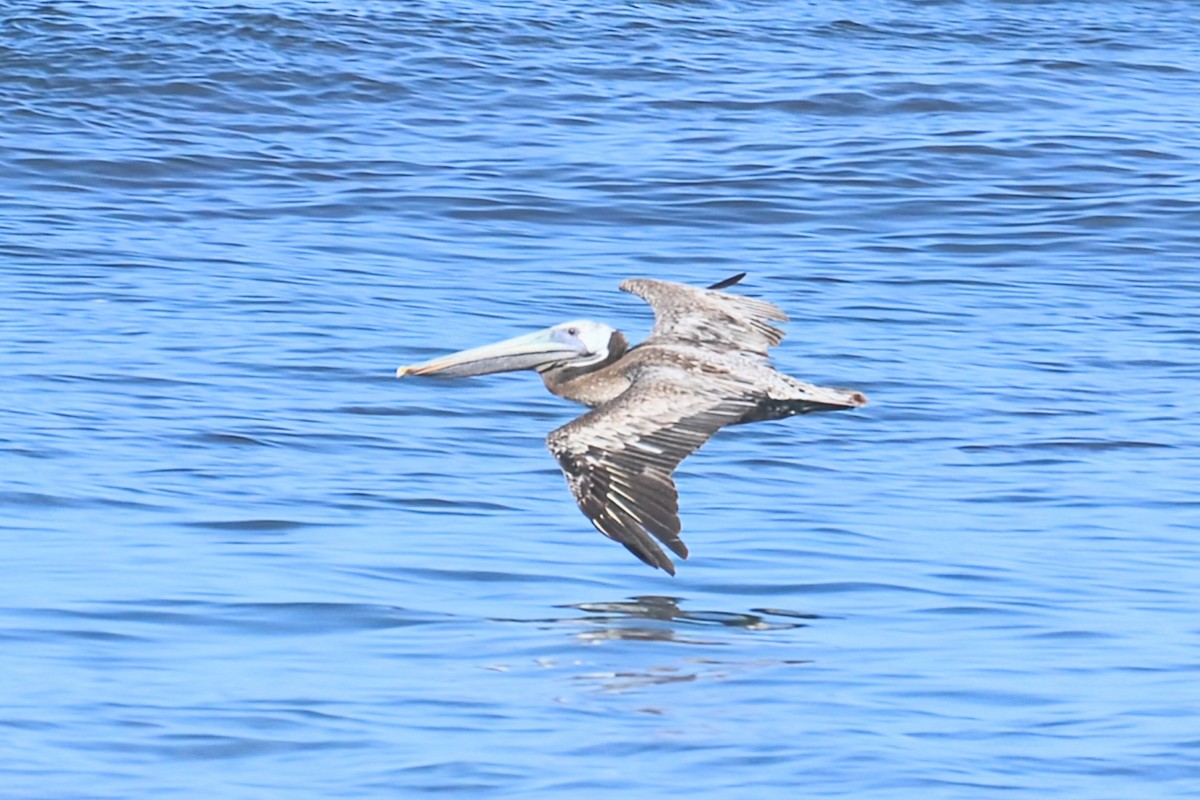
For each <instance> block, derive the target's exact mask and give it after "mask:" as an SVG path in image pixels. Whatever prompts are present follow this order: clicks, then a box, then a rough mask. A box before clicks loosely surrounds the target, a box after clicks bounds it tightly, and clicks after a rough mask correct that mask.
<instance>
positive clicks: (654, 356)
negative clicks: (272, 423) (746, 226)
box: [397, 275, 866, 575]
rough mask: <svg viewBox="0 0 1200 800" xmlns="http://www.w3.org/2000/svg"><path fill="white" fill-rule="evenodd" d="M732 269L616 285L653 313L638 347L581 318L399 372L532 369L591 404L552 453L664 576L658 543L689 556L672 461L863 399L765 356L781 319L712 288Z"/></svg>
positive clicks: (584, 501) (615, 531)
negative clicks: (712, 275) (695, 281)
mask: <svg viewBox="0 0 1200 800" xmlns="http://www.w3.org/2000/svg"><path fill="white" fill-rule="evenodd" d="M741 277H742V276H741V275H738V276H735V277H734V278H731V279H729V280H726V281H722V282H721V283H719V284H716V285H715V286H714V287H711V288H709V289H700V288H697V287H694V286H686V285H683V284H678V283H670V282H667V281H655V280H646V279H635V280H628V281H625V282H624V283H622V284H621V289H623V290H624V291H627V292H632V293H633V294H636V295H639V296H640V297H642V298H643V299H645V300H646V301H647V302H648V303H650V305H651V306H652V307H653V308H654V312H655V325H654V329H653V330H652V331H651V333H650V336H649V338H647V339H646V341H645V342H643V343H642V344H640V345H638V346H637V347H633V348H629V347H628V343H627V341H626V339H625V337H624V335H623V334H621V333H620V332H619V331H616V330H613V329H612V328H610V327H608V326H607V325H603V324H601V323H597V322H591V321H589V320H578V321H575V322H567V323H562V324H561V325H556V326H554V327H552V328H548V329H546V330H545V331H539V332H538V333H535V334H530V335H528V336H522V337H517V338H516V339H510V340H507V341H505V342H500V343H498V344H496V345H489V346H485V347H481V348H475V349H473V350H466V351H463V352H461V353H456V354H454V355H451V356H447V357H445V358H441V359H435V360H434V361H429V362H426V363H424V364H417V365H414V366H410V367H402V368H401V369H400V370H398V371H397V375H398V376H401V377H403V376H404V375H410V374H413V375H422V374H444V375H451V376H455V375H479V374H486V373H491V372H503V371H509V370H514V369H535V370H537V371H538V372H539V373H540V374H541V376H542V379H543V381H544V382H545V384H546V388H547V389H549V390H550V391H551V392H552V393H553V394H556V395H558V396H559V397H563V398H565V399H567V400H572V401H575V402H578V403H582V404H583V405H586V406H588V407H590V408H591V410H590V411H588V412H587V413H585V414H584V415H583V416H581V417H579V418H578V419H575V420H573V421H572V422H569V423H567V424H566V425H564V426H562V427H561V428H558V429H557V430H555V431H553V432H552V433H551V434H550V435H549V436H548V437H547V440H546V442H547V445H548V447H549V448H550V452H551V453H553V454H554V456H555V458H557V459H558V462H559V465H560V466H561V467H562V470H563V472H564V474H565V475H566V478H567V483H568V485H569V486H570V488H571V492H572V494H574V495H575V499H576V500H577V502H578V503H579V507H580V509H581V510H582V511H583V513H584V514H585V515H586V516H587V517H588V518H589V519H590V520H591V521H592V524H593V525H595V527H596V528H597V529H598V530H599V531H600V532H601V533H603V534H604V535H605V536H608V537H609V538H611V539H614V540H615V541H618V542H620V543H621V544H622V545H624V546H625V547H626V548H627V549H629V550H630V551H631V552H632V553H633V554H634V555H636V556H637V557H638V558H640V559H642V560H643V561H645V562H646V563H647V564H650V565H651V566H653V567H659V568H661V569H665V570H666V571H667V572H669V573H671V574H672V575H673V574H675V566H674V564H673V563H672V562H671V560H670V558H668V557H667V555H666V554H665V553H664V552H663V551H662V548H661V547H659V544H658V543H662V544H664V545H666V546H667V547H668V548H669V549H670V550H671V551H672V552H674V553H675V554H676V555H678V556H680V557H682V558H686V557H687V555H688V551H687V547H686V546H685V545H684V544H683V541H682V540H681V539H680V538H679V531H680V523H679V511H678V496H677V493H676V491H675V483H674V481H673V480H672V477H671V474H672V473H673V472H674V470H675V467H676V466H677V465H678V464H679V462H680V461H682V460H683V459H684V458H686V457H687V456H688V455H690V454H691V453H692V452H694V451H695V450H696V449H697V448H698V447H700V445H702V444H704V442H705V441H707V440H708V438H709V437H711V436H712V435H713V434H714V433H716V432H717V431H718V430H720V429H721V428H723V427H725V426H727V425H735V424H739V423H744V422H757V421H761V420H771V419H782V418H784V417H790V416H793V415H796V414H804V413H808V412H811V411H830V410H837V409H844V408H856V407H858V406H862V405H865V404H866V397H864V396H863V395H862V394H861V393H860V392H855V391H851V390H846V389H830V388H825V387H820V386H814V385H812V384H809V383H804V382H803V381H799V380H797V379H795V378H792V377H791V376H788V375H785V374H783V373H781V372H779V371H777V370H776V369H775V368H774V367H772V366H771V365H770V364H769V363H768V358H767V349H768V348H769V347H772V346H774V345H776V344H778V343H779V342H780V341H781V340H782V339H783V332H782V331H781V330H779V329H778V328H776V327H775V326H774V325H773V324H771V321H772V320H776V321H783V320H786V319H787V317H786V315H784V313H783V312H782V311H781V310H780V309H779V308H778V307H776V306H774V305H772V304H770V303H767V302H765V301H762V300H757V299H754V298H750V297H743V296H740V295H733V294H728V293H725V292H722V291H719V289H723V288H725V287H727V286H730V285H732V284H734V283H736V282H737V281H738V280H740V279H741ZM656 540H657V542H656Z"/></svg>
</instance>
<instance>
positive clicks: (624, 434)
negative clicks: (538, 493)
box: [546, 369, 754, 575]
mask: <svg viewBox="0 0 1200 800" xmlns="http://www.w3.org/2000/svg"><path fill="white" fill-rule="evenodd" d="M672 372H674V370H669V369H659V370H647V371H646V372H645V373H643V374H642V375H640V376H639V377H638V379H637V380H636V381H635V383H634V384H633V386H631V387H630V388H629V389H628V390H626V391H625V393H624V394H622V395H620V396H619V397H617V398H616V399H615V400H613V401H612V402H610V403H607V404H605V405H604V406H601V407H600V408H597V409H595V410H593V411H589V412H588V413H587V414H584V415H583V416H582V417H580V418H578V419H576V420H574V421H573V422H570V423H568V424H566V425H564V426H562V427H561V428H559V429H558V430H556V431H554V432H553V433H551V434H550V435H549V436H548V437H547V439H546V444H547V446H548V447H549V448H550V452H551V453H553V454H554V456H555V458H557V459H558V463H559V465H560V466H561V467H562V470H563V473H564V474H565V475H566V477H567V484H568V485H569V486H570V488H571V493H572V494H573V495H575V500H576V501H577V502H578V503H579V508H580V510H582V511H583V513H584V515H586V516H587V518H588V519H590V520H591V521H592V524H593V525H595V526H596V528H597V530H599V531H600V532H601V533H603V534H604V535H605V536H607V537H609V538H610V539H613V540H614V541H617V542H620V543H621V544H622V545H624V546H625V547H626V548H627V549H628V550H629V551H630V552H632V553H633V554H634V555H636V556H637V557H638V558H640V559H641V560H642V561H645V562H646V563H647V564H649V565H650V566H652V567H658V568H660V569H664V570H666V571H667V572H669V573H670V574H672V575H674V574H675V565H674V564H673V563H672V562H671V559H670V558H668V557H667V555H666V554H665V553H664V552H663V550H662V548H661V547H659V546H658V544H657V543H656V542H655V539H657V540H658V542H661V543H662V544H664V545H666V546H667V547H668V548H670V550H671V551H672V552H674V553H675V554H676V555H678V556H680V557H681V558H687V555H688V550H687V546H686V545H684V543H683V540H682V539H680V538H679V532H680V524H679V500H678V494H677V492H676V490H675V482H674V480H673V479H672V478H671V473H672V472H674V471H675V467H676V466H678V465H679V462H681V461H682V460H683V459H685V458H686V457H687V456H689V455H691V454H692V453H693V452H695V451H696V449H697V448H698V447H700V445H702V444H704V442H706V441H707V440H708V438H709V437H710V436H712V435H713V434H714V433H716V432H717V431H718V430H719V429H721V428H722V427H724V426H726V425H730V424H732V423H734V422H736V421H737V420H739V419H741V418H742V417H743V416H744V415H745V414H746V413H747V412H748V411H749V410H750V409H751V408H753V407H754V401H753V400H752V399H750V398H748V397H739V396H737V392H732V394H734V396H733V397H730V396H729V394H730V392H728V388H729V387H711V390H710V391H708V392H700V393H696V392H694V391H686V390H684V389H683V388H682V385H681V380H680V376H679V375H674V376H672V375H670V374H667V373H672ZM722 388H724V389H725V390H726V391H724V392H722V391H721V389H722ZM722 393H724V394H725V396H724V397H722V396H721V394H722Z"/></svg>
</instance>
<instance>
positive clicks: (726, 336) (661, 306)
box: [621, 276, 787, 358]
mask: <svg viewBox="0 0 1200 800" xmlns="http://www.w3.org/2000/svg"><path fill="white" fill-rule="evenodd" d="M739 279H740V276H739ZM723 284H729V281H722V282H721V283H718V284H714V285H715V286H718V287H722V288H723V286H722V285H723ZM621 290H622V291H625V292H629V293H631V294H636V295H637V296H638V297H640V298H642V299H643V300H645V301H646V302H647V303H649V304H650V306H651V307H652V308H653V309H654V329H653V330H651V331H650V337H649V338H648V339H647V340H646V342H645V343H646V344H648V343H651V342H661V341H664V340H673V341H678V342H686V343H688V344H694V345H700V346H703V347H707V348H711V349H715V350H720V351H728V350H736V351H740V352H743V353H751V354H754V355H757V356H762V357H763V358H765V357H766V355H767V348H769V347H774V346H775V345H777V344H779V343H780V342H781V341H783V331H781V330H780V329H779V328H777V327H775V326H774V325H772V324H771V320H776V321H779V322H786V321H787V314H785V313H783V310H782V309H780V308H779V307H778V306H776V305H774V304H772V303H768V302H767V301H766V300H758V299H756V298H753V297H744V296H742V295H736V294H728V293H727V292H722V291H718V290H715V289H701V288H699V287H696V286H688V285H686V284H682V283H672V282H670V281H656V280H650V279H649V278H631V279H629V280H627V281H625V282H624V283H622V284H621Z"/></svg>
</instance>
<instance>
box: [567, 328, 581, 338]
mask: <svg viewBox="0 0 1200 800" xmlns="http://www.w3.org/2000/svg"><path fill="white" fill-rule="evenodd" d="M567 333H568V334H570V335H571V336H578V335H579V328H575V327H571V328H567Z"/></svg>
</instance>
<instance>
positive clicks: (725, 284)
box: [707, 272, 746, 290]
mask: <svg viewBox="0 0 1200 800" xmlns="http://www.w3.org/2000/svg"><path fill="white" fill-rule="evenodd" d="M744 277H746V273H744V272H739V273H738V274H737V275H734V276H733V277H732V278H726V279H725V280H723V281H717V282H716V283H714V284H713V285H712V286H709V287H707V288H708V289H710V290H712V289H727V288H729V287H730V286H733V285H734V284H735V283H737V282H739V281H740V280H741V279H742V278H744Z"/></svg>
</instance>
